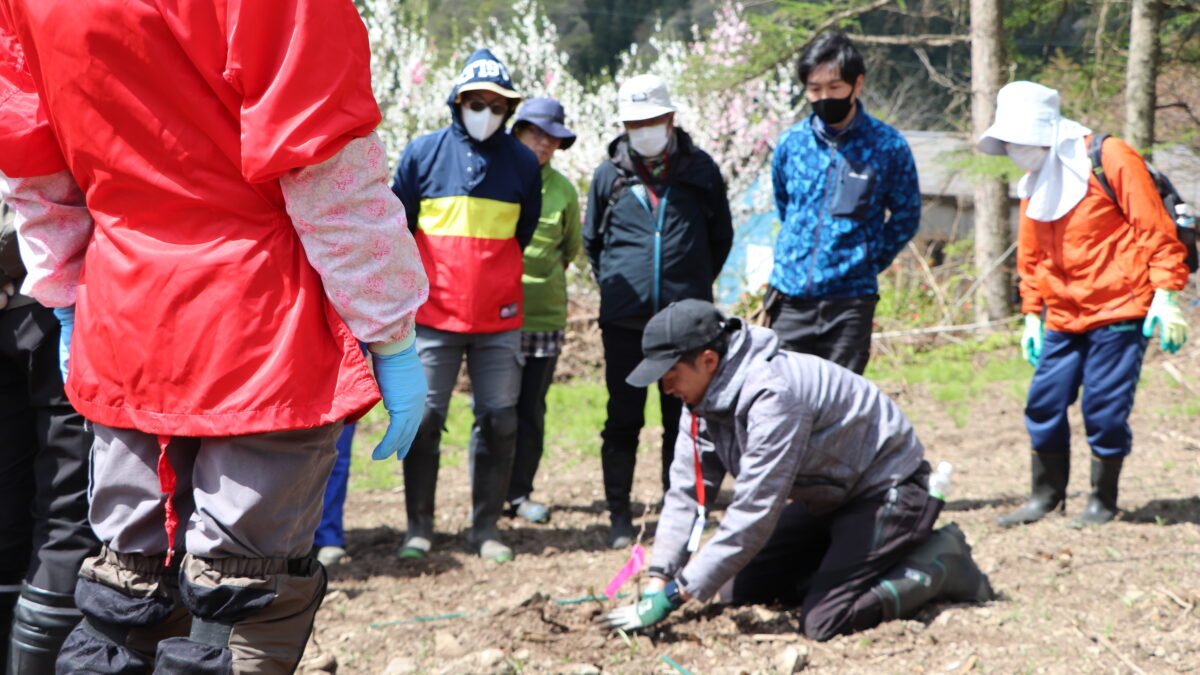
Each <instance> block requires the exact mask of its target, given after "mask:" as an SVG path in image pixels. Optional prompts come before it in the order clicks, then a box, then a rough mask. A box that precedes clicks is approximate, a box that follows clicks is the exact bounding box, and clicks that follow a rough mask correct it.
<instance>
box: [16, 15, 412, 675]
mask: <svg viewBox="0 0 1200 675" xmlns="http://www.w3.org/2000/svg"><path fill="white" fill-rule="evenodd" d="M369 63H370V53H369V49H368V42H367V34H366V30H365V28H364V26H363V24H362V20H361V19H360V18H359V16H358V13H357V12H356V11H355V8H354V5H353V3H351V2H350V0H328V1H326V2H312V1H311V0H255V1H254V2H243V1H242V0H228V1H227V2H222V3H216V4H214V3H197V2H188V1H184V0H161V1H160V2H154V3H148V2H126V1H125V0H95V1H94V2H88V3H84V4H79V3H74V2H68V0H0V100H3V101H4V105H3V108H0V173H2V174H3V175H2V176H0V190H2V193H3V194H2V195H0V196H3V198H4V199H5V201H7V202H8V203H9V204H10V205H12V206H13V207H14V208H15V209H16V211H17V214H18V220H17V230H18V235H19V236H20V238H21V247H22V253H23V257H24V260H25V264H26V267H27V268H28V275H27V277H26V279H25V281H24V284H23V286H22V292H24V293H26V294H28V295H30V296H32V297H34V298H35V299H37V300H38V301H40V302H42V303H43V304H45V305H47V306H49V307H53V308H55V313H56V314H57V315H58V316H59V319H60V321H61V323H62V339H61V346H62V349H61V359H62V362H63V368H64V370H65V371H66V373H67V378H66V392H67V395H68V397H69V399H70V401H71V403H72V405H73V406H74V407H75V408H76V409H77V410H78V411H79V412H80V413H81V414H83V415H84V416H85V417H86V418H88V419H89V420H90V421H91V422H92V423H93V426H94V429H95V435H96V441H95V444H94V446H93V448H92V469H91V471H92V473H91V480H90V485H89V488H88V497H89V501H90V512H89V519H90V522H91V526H92V529H93V530H94V531H95V532H96V534H97V536H98V538H99V539H100V541H101V542H102V544H103V549H102V550H101V552H100V554H99V555H98V556H95V557H93V558H89V559H88V560H87V561H85V562H84V564H83V568H82V570H81V571H80V579H79V581H78V583H77V585H76V589H75V600H76V602H77V604H78V605H79V609H80V610H81V611H82V612H83V615H84V618H83V621H82V622H81V624H80V625H79V626H78V627H77V628H76V629H75V630H74V632H73V633H72V634H71V635H70V636H69V637H68V638H67V641H66V643H65V644H64V646H63V650H62V652H61V654H60V655H59V659H58V666H57V667H58V670H59V671H60V672H70V671H77V672H88V673H126V672H147V671H148V670H149V669H150V668H151V667H153V668H154V670H155V671H156V672H190V673H208V672H212V673H227V672H237V673H246V672H260V673H268V672H269V673H277V672H278V673H282V672H291V671H292V670H294V669H295V667H296V665H297V663H298V662H299V660H300V657H301V654H302V653H303V650H304V645H305V642H306V641H307V638H308V634H309V631H310V630H311V627H312V621H313V616H314V614H315V612H316V609H317V607H318V605H319V604H320V601H321V597H322V595H323V593H324V588H325V573H324V569H323V567H321V565H320V564H319V563H317V562H316V560H315V559H314V558H313V557H312V555H311V550H312V545H313V533H314V531H315V529H316V526H317V522H318V520H319V518H320V515H321V501H322V500H321V497H322V493H323V491H324V488H325V483H326V478H327V477H328V475H329V472H330V467H331V465H332V464H333V461H334V457H335V448H334V444H335V441H336V439H337V437H338V434H339V433H340V432H341V429H342V427H343V425H344V423H345V421H346V420H353V419H355V418H357V417H358V416H360V415H361V414H363V413H364V412H365V411H366V410H368V409H369V408H371V407H372V406H373V405H374V404H375V403H376V402H377V401H378V400H379V399H380V395H381V394H382V398H383V401H384V405H385V407H386V408H387V410H388V413H389V415H390V416H391V423H390V425H389V427H388V430H387V432H386V434H385V436H384V439H383V441H382V442H381V444H380V446H379V447H378V448H377V449H376V451H375V457H376V458H382V457H386V456H389V455H392V454H397V455H401V456H402V455H403V454H404V453H405V452H406V451H407V448H408V446H409V444H410V443H411V440H412V437H413V435H415V433H416V428H417V426H418V424H419V421H420V414H421V409H422V404H423V401H424V395H425V383H424V378H423V376H422V374H421V368H420V363H419V360H418V358H417V355H416V350H415V348H414V347H413V344H412V343H413V322H414V315H415V313H416V311H417V308H418V307H419V306H420V304H421V303H422V302H423V301H424V299H425V296H426V295H427V281H426V278H425V274H424V271H423V269H422V266H421V263H420V260H419V259H418V256H417V251H416V246H415V244H414V242H413V239H412V236H411V235H410V234H409V233H408V230H407V228H406V226H405V218H404V211H403V207H402V205H401V204H400V202H399V200H397V199H396V198H395V196H394V195H392V194H391V192H390V191H389V190H388V188H387V183H386V180H387V161H386V153H385V151H384V148H383V145H382V143H381V142H380V140H379V138H378V137H377V136H376V135H374V134H373V132H372V130H373V129H374V128H375V126H376V125H377V124H378V123H379V120H380V115H379V109H378V106H377V105H376V103H375V100H374V98H373V96H372V93H371V86H370V68H369ZM359 340H361V341H362V342H365V343H367V344H368V346H369V348H370V350H371V352H372V355H373V360H374V366H375V373H374V377H373V376H372V373H371V372H370V371H369V370H368V367H367V363H366V360H365V358H364V356H363V354H362V352H361V351H360V349H359V345H358V342H359ZM164 638H167V639H164Z"/></svg>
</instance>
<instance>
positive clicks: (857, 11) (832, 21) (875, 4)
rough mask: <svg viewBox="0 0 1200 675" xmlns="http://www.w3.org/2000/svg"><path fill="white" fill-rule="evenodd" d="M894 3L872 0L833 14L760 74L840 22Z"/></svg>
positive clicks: (789, 56) (789, 57)
mask: <svg viewBox="0 0 1200 675" xmlns="http://www.w3.org/2000/svg"><path fill="white" fill-rule="evenodd" d="M894 1H895V0H872V2H870V3H868V4H866V5H862V6H859V7H850V8H847V9H843V10H842V11H840V12H835V13H834V14H832V15H830V17H829V18H828V19H826V20H825V21H824V22H822V23H821V24H820V25H819V26H817V27H816V28H813V29H812V32H810V33H809V34H808V39H806V40H805V41H804V42H802V43H801V44H800V45H799V46H797V47H796V48H795V49H793V50H791V51H788V52H784V53H783V54H782V55H781V56H780V57H779V58H778V59H775V61H773V62H772V63H770V64H768V65H767V66H765V67H764V68H763V69H762V71H761V72H766V71H769V70H773V69H774V68H775V67H776V66H778V65H779V64H781V63H784V62H786V61H788V60H789V59H791V58H792V55H793V54H796V53H798V52H803V51H804V50H805V49H808V46H809V45H810V44H812V41H813V40H815V39H817V37H818V36H819V35H821V34H822V33H824V32H825V31H827V30H829V29H830V28H833V27H834V26H836V25H838V24H839V23H841V22H842V21H845V20H846V19H853V18H854V17H856V16H862V15H863V14H866V13H867V12H872V11H874V10H877V9H879V8H880V7H883V6H885V5H889V4H891V3H892V2H894Z"/></svg>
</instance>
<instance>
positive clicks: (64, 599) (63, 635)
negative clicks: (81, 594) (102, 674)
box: [8, 584, 83, 675]
mask: <svg viewBox="0 0 1200 675" xmlns="http://www.w3.org/2000/svg"><path fill="white" fill-rule="evenodd" d="M81 618H83V613H82V612H80V611H79V610H78V609H76V608H75V595H74V594H73V593H55V592H53V591H47V590H43V589H40V588H35V587H33V586H30V585H29V584H25V585H24V586H23V587H22V588H21V598H20V600H18V601H17V609H16V612H15V618H14V620H13V625H12V641H11V642H10V645H9V649H10V652H9V655H8V675H43V673H53V672H54V661H55V660H56V659H57V658H58V652H59V650H60V649H62V644H63V642H64V641H65V640H66V639H67V636H68V635H70V634H71V631H72V630H73V629H74V628H75V625H76V624H78V623H79V620H80V619H81Z"/></svg>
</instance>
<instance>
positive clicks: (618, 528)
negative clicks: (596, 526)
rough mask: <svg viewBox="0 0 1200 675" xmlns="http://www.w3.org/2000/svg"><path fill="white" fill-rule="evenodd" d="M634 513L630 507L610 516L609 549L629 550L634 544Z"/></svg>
mask: <svg viewBox="0 0 1200 675" xmlns="http://www.w3.org/2000/svg"><path fill="white" fill-rule="evenodd" d="M634 534H635V530H634V529H633V513H632V512H631V511H630V509H629V506H628V505H626V506H625V508H623V509H617V510H615V511H613V512H612V513H610V514H609V528H608V547H609V548H613V549H618V548H628V547H629V545H630V544H632V543H633V535H634Z"/></svg>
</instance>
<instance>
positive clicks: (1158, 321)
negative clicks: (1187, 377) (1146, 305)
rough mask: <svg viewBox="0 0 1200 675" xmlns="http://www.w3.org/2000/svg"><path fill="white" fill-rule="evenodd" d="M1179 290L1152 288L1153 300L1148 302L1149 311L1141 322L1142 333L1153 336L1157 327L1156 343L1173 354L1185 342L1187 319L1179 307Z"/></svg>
mask: <svg viewBox="0 0 1200 675" xmlns="http://www.w3.org/2000/svg"><path fill="white" fill-rule="evenodd" d="M1178 296H1179V291H1164V290H1163V289H1161V288H1156V289H1154V300H1152V301H1151V302H1150V312H1149V313H1148V314H1146V320H1145V321H1144V322H1143V323H1142V335H1143V336H1145V337H1154V329H1155V327H1157V328H1158V329H1159V332H1158V344H1159V346H1160V347H1162V348H1163V351H1164V352H1167V353H1169V354H1174V353H1175V352H1177V351H1179V348H1180V347H1182V346H1183V343H1185V342H1187V329H1188V324H1187V319H1184V318H1183V310H1181V309H1179V297H1178Z"/></svg>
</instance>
